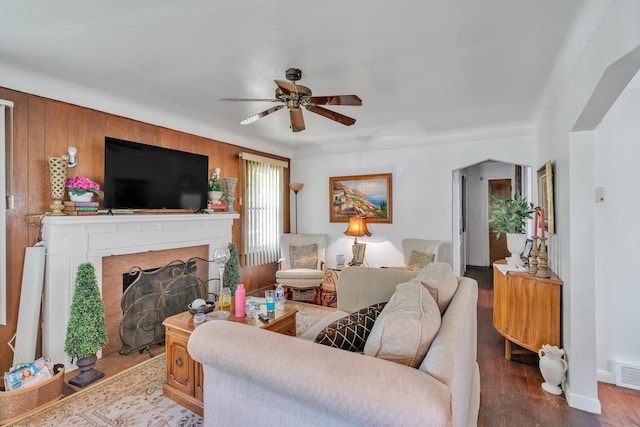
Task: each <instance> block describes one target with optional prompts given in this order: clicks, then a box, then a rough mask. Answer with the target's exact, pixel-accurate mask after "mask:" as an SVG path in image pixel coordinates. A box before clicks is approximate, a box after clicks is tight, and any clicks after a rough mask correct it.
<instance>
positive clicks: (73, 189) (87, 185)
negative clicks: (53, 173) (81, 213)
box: [64, 176, 102, 202]
mask: <svg viewBox="0 0 640 427" xmlns="http://www.w3.org/2000/svg"><path fill="white" fill-rule="evenodd" d="M64 189H65V190H66V191H68V192H69V198H70V199H71V201H72V202H90V201H91V199H92V198H93V195H94V194H95V195H100V194H102V191H100V184H98V183H97V182H93V181H91V180H90V179H89V178H85V177H84V176H74V177H70V178H67V180H66V182H65V184H64Z"/></svg>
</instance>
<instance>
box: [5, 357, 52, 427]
mask: <svg viewBox="0 0 640 427" xmlns="http://www.w3.org/2000/svg"><path fill="white" fill-rule="evenodd" d="M63 383H64V369H60V370H59V371H58V373H57V374H55V375H54V376H53V377H51V378H49V379H48V380H47V381H45V382H43V383H42V384H38V385H37V386H34V387H29V388H24V389H20V390H15V391H2V392H0V425H4V424H8V423H10V422H12V421H15V420H17V419H18V418H21V417H23V416H26V415H28V414H30V413H32V412H35V411H36V410H38V409H41V408H43V407H45V406H47V405H50V404H52V403H54V402H55V401H57V400H60V398H62V385H63Z"/></svg>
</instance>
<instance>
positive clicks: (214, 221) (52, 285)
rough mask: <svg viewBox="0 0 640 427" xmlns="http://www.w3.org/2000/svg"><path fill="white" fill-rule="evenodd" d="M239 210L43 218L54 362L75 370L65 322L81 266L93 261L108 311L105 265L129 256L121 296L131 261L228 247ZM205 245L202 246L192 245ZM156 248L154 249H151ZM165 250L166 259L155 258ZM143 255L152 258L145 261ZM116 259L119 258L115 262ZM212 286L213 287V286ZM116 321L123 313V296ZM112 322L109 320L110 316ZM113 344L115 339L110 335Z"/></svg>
mask: <svg viewBox="0 0 640 427" xmlns="http://www.w3.org/2000/svg"><path fill="white" fill-rule="evenodd" d="M237 218H239V215H238V214H214V215H206V214H177V215H171V214H166V215H162V214H160V215H114V216H108V215H104V216H103V215H96V216H87V217H70V216H55V217H54V216H47V217H45V218H43V221H42V223H43V237H44V241H45V242H46V247H47V250H46V267H45V284H44V298H43V331H42V352H43V356H45V357H49V358H50V359H51V360H52V361H53V362H54V363H64V364H65V367H66V369H67V370H74V369H76V367H75V365H73V364H71V360H70V358H69V357H68V356H67V355H66V354H65V353H64V340H65V335H66V329H67V321H68V319H69V312H70V307H71V299H72V296H73V287H74V282H75V274H76V270H77V267H78V265H80V264H82V263H83V262H91V263H92V264H93V265H94V267H95V270H96V276H97V279H98V287H99V288H100V289H101V292H102V294H103V300H104V301H105V314H106V316H107V317H111V316H110V315H109V313H108V310H109V309H110V308H111V309H112V308H113V307H112V306H113V304H112V303H110V302H109V301H110V299H109V298H110V297H108V295H109V293H110V292H112V291H111V289H112V286H113V284H112V283H111V282H110V281H107V280H106V276H105V272H106V273H107V276H110V275H111V274H113V272H109V270H108V268H105V265H107V266H108V265H110V262H114V263H115V264H116V265H117V264H118V260H117V259H116V257H114V255H127V257H129V259H128V260H127V261H126V263H127V265H124V266H121V267H119V272H118V273H115V274H116V275H120V280H118V281H117V285H116V286H117V287H118V293H119V294H120V296H121V295H122V280H121V277H122V276H121V275H122V274H123V273H126V272H128V271H129V268H131V267H132V266H138V267H140V268H143V269H146V268H155V267H161V266H163V265H165V264H167V263H169V262H171V261H173V260H176V259H188V258H191V257H192V256H201V257H202V258H205V259H211V258H212V253H213V250H214V249H215V248H218V247H223V246H227V245H228V244H229V242H230V241H231V228H232V226H233V220H234V219H237ZM194 247H203V248H204V256H202V252H198V251H201V250H202V249H195V250H194V249H193V248H194ZM178 249H179V250H185V251H187V252H186V255H180V256H176V255H175V254H171V253H170V252H168V251H170V250H178ZM151 251H154V252H151ZM163 251H167V254H166V257H167V258H164V259H161V257H160V258H157V256H158V254H159V253H160V252H163ZM145 258H151V259H153V260H154V264H153V265H146V264H145V263H146V262H147V261H145ZM114 260H115V261H114ZM207 274H208V276H209V277H207V280H209V281H210V282H209V284H210V285H211V284H212V283H213V279H216V278H217V274H218V273H217V269H215V268H209V269H208V272H207ZM209 291H210V290H209ZM116 306H117V308H118V312H119V313H118V315H117V316H118V324H119V318H120V314H121V310H120V305H119V297H118V303H117V304H116ZM107 323H109V320H107ZM108 335H109V340H110V343H111V344H108V345H107V347H105V351H110V350H109V345H113V341H114V338H113V337H112V334H109V332H108ZM115 341H116V345H115V347H114V348H115V350H116V351H118V350H119V349H120V345H121V344H120V340H119V335H118V334H117V333H116V335H115Z"/></svg>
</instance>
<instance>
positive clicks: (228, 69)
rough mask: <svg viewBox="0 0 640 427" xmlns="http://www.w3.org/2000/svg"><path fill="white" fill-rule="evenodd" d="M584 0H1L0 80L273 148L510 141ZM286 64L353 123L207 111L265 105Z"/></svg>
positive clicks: (540, 102)
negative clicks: (495, 136)
mask: <svg viewBox="0 0 640 427" xmlns="http://www.w3.org/2000/svg"><path fill="white" fill-rule="evenodd" d="M588 3H590V2H589V1H587V0H562V1H557V0H536V1H530V0H484V1H472V0H417V1H414V0H405V1H395V2H390V1H386V2H381V1H378V2H371V1H365V0H351V1H344V0H342V1H338V0H323V1H318V2H313V3H312V2H303V1H291V0H272V1H264V0H216V1H213V0H209V1H204V0H192V1H187V2H179V1H175V0H173V1H168V0H142V1H122V0H117V1H113V0H96V1H85V0H64V1H59V2H53V1H49V0H4V1H2V2H0V23H1V25H0V36H1V38H0V86H5V87H9V88H12V89H18V90H23V91H26V92H31V93H36V94H38V95H42V96H47V97H51V98H54V99H62V100H65V101H68V102H72V103H76V104H79V105H84V106H88V107H91V108H96V109H99V110H102V111H108V112H111V113H115V114H120V115H125V116H128V117H133V118H137V119H141V120H145V121H151V122H152V123H155V124H161V125H166V126H168V127H172V128H177V129H180V130H186V131H192V132H194V133H199V134H201V135H204V136H209V137H213V138H216V139H220V140H224V141H227V142H231V143H235V144H238V145H249V146H251V145H252V144H254V145H255V141H266V143H269V144H274V145H275V146H276V147H279V148H280V149H281V150H283V151H284V152H295V151H296V149H297V148H301V147H313V146H331V145H332V144H336V143H341V144H342V143H345V142H353V143H356V144H359V146H362V144H365V146H366V144H375V143H376V142H380V141H390V142H391V143H393V144H404V143H412V144H416V143H421V141H427V140H429V139H430V138H431V139H433V138H432V137H434V136H439V135H453V134H461V133H465V134H468V133H478V132H479V133H486V134H491V133H492V132H493V133H495V132H496V131H497V130H498V129H500V132H503V133H504V132H505V129H508V132H522V131H523V130H524V131H526V130H531V129H535V127H536V123H537V121H538V120H539V115H540V113H541V111H542V109H543V108H544V107H545V105H544V104H545V102H548V101H549V99H553V97H554V95H556V94H553V93H549V90H548V88H549V87H556V88H557V87H560V86H561V84H562V81H564V79H566V77H567V76H566V75H561V73H557V72H555V73H554V72H553V71H554V64H556V62H557V59H558V57H559V55H560V52H561V51H562V49H563V46H565V44H566V41H567V38H568V37H569V36H570V32H571V30H572V27H573V26H574V25H575V23H576V22H578V20H579V19H580V17H581V15H582V13H583V9H585V7H586V6H587V4H588ZM586 42H588V40H585V45H586ZM289 67H297V68H300V69H302V72H303V76H302V80H301V81H300V82H299V83H300V84H303V85H305V86H308V87H310V88H311V89H312V90H313V94H314V95H335V94H357V95H359V96H360V98H362V100H363V106H362V107H349V106H338V107H329V108H333V109H335V111H338V112H340V113H342V114H346V115H348V116H351V117H354V118H356V119H357V122H356V123H355V124H354V125H353V126H351V127H345V126H342V125H340V124H338V123H336V122H333V121H331V120H328V119H326V118H323V117H321V116H317V115H315V114H313V113H311V112H307V111H304V118H305V122H306V128H307V129H306V130H305V131H303V132H299V133H292V132H291V130H290V129H289V115H288V113H287V111H286V110H281V111H278V112H277V113H274V114H272V115H269V116H267V117H265V118H263V119H261V120H259V121H257V122H255V123H253V124H250V125H245V126H241V125H238V124H237V122H238V121H240V120H242V119H244V118H246V117H248V116H251V115H253V114H255V113H257V112H259V111H262V110H264V109H266V108H269V107H271V106H273V104H269V103H262V102H245V103H229V102H219V101H218V99H219V98H222V97H247V98H271V97H273V94H274V90H275V84H274V82H273V80H274V79H281V80H284V71H285V69H286V68H289ZM557 70H558V69H557V68H556V71H557ZM554 80H555V81H554ZM140 142H144V141H140Z"/></svg>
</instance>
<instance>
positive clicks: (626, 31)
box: [537, 0, 640, 413]
mask: <svg viewBox="0 0 640 427" xmlns="http://www.w3.org/2000/svg"><path fill="white" fill-rule="evenodd" d="M609 5H610V6H611V8H610V10H609V11H608V13H607V15H606V17H605V18H604V20H600V19H599V18H598V19H597V20H595V18H594V20H592V21H589V20H588V19H586V18H588V17H585V22H587V21H589V22H590V25H591V28H593V29H594V30H593V32H592V33H591V34H577V33H576V38H575V39H576V40H578V39H580V38H581V39H583V40H590V42H589V45H588V46H587V47H586V49H584V50H583V51H581V52H580V55H579V58H580V59H579V61H578V63H577V64H576V65H575V67H574V71H573V73H572V75H571V77H570V78H569V80H568V81H567V82H566V84H565V86H564V87H563V89H562V92H561V93H560V95H559V96H558V97H557V98H556V100H555V102H554V103H553V104H552V105H551V106H550V108H548V109H547V113H546V115H545V118H544V121H543V126H542V127H541V129H540V133H539V141H540V143H539V146H538V156H537V158H538V164H539V165H541V164H542V163H544V162H545V161H546V160H553V161H554V162H555V177H554V179H555V195H554V201H555V211H556V228H557V233H556V234H555V235H551V236H550V240H549V247H550V266H551V268H552V269H554V270H555V271H556V272H557V273H558V275H559V276H560V277H561V278H562V279H563V280H564V286H563V295H562V298H563V311H562V320H563V330H562V336H563V345H564V347H565V350H566V353H567V359H568V362H569V371H568V375H567V383H566V388H565V394H566V396H567V400H568V402H569V405H570V406H572V407H575V408H578V409H584V410H587V411H591V412H596V413H599V412H600V402H599V400H598V398H597V393H598V392H597V378H596V369H597V363H596V334H595V327H596V314H595V313H596V291H595V289H596V286H595V278H594V277H595V272H596V271H601V270H602V269H604V270H609V269H611V267H610V266H607V265H606V264H605V263H604V262H603V260H602V259H600V258H598V257H595V256H594V253H595V245H596V241H595V238H594V231H595V226H596V224H595V220H594V217H595V216H594V210H595V209H596V207H595V202H594V186H595V185H596V184H595V181H594V173H595V172H594V169H595V168H594V164H595V163H594V162H596V161H598V162H599V160H596V158H597V156H596V155H594V150H595V148H594V147H596V146H597V144H596V143H595V142H594V136H593V132H588V130H589V129H588V128H587V127H582V129H581V130H587V132H577V133H576V132H572V128H573V126H574V124H575V123H576V122H577V120H578V118H579V117H580V115H581V113H582V112H583V111H584V110H585V108H586V107H587V106H590V105H593V102H594V100H592V99H590V98H591V96H592V95H593V94H594V91H595V89H596V87H597V85H598V83H599V82H600V80H601V79H602V77H603V76H604V75H605V73H606V72H607V67H609V66H610V65H611V64H613V63H614V62H616V61H617V60H618V59H619V58H621V57H623V56H624V55H626V54H627V53H628V52H630V51H632V50H633V49H634V48H636V47H637V46H638V45H640V26H639V25H638V17H639V16H640V2H637V1H633V0H617V1H613V2H602V3H600V4H596V3H594V8H595V7H597V6H606V7H608V6H609ZM594 15H597V14H594ZM583 29H584V28H583ZM579 36H580V37H579ZM585 36H586V38H585ZM571 47H575V46H573V45H571V43H569V44H568V46H567V51H568V50H569V48H571ZM567 54H568V53H567ZM567 66H570V64H567ZM595 101H596V102H597V101H598V100H595ZM597 124H598V123H597V121H595V122H594V123H593V127H592V129H595V127H596V126H597ZM623 155H628V154H621V156H623ZM613 167H614V168H617V166H613ZM616 221H617V220H616ZM602 225H603V226H605V227H606V225H604V224H602ZM605 231H607V229H606V228H605ZM627 235H628V234H627ZM618 255H621V254H618ZM623 308H624V306H622V307H620V308H618V307H615V308H614V309H615V310H617V311H619V312H620V313H623ZM623 316H625V317H627V320H630V322H629V323H633V324H637V323H638V321H640V311H638V310H637V309H636V310H634V311H632V312H624V314H623ZM611 326H613V325H611ZM606 327H610V326H606ZM621 339H629V337H626V338H625V337H622V338H621ZM605 345H606V344H605Z"/></svg>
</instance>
